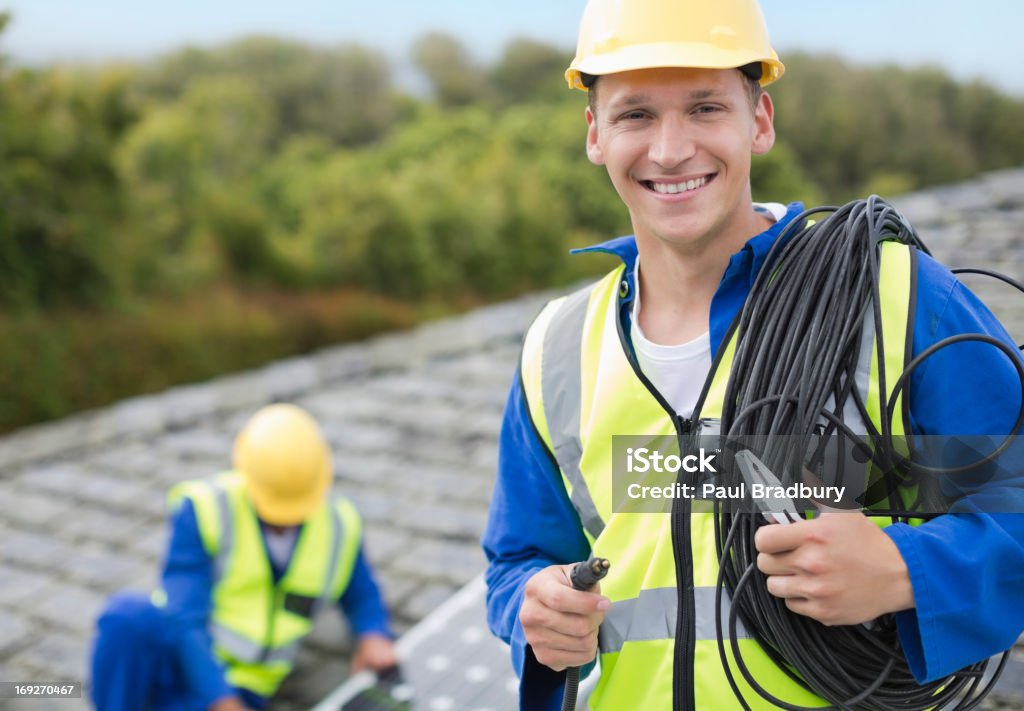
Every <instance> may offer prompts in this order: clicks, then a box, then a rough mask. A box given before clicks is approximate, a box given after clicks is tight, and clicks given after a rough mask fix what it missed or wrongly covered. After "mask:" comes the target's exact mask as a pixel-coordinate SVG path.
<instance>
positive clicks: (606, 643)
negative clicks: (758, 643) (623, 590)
mask: <svg viewBox="0 0 1024 711" xmlns="http://www.w3.org/2000/svg"><path fill="white" fill-rule="evenodd" d="M722 595H723V597H724V598H725V599H724V600H723V601H722V636H723V638H725V639H729V597H728V594H727V593H726V592H725V591H724V590H723V591H722ZM693 598H694V610H695V615H696V618H695V628H696V639H718V633H717V632H716V630H715V588H714V587H698V588H694V590H693ZM677 601H678V592H677V591H676V589H675V588H654V589H652V590H641V591H640V595H639V596H638V597H634V598H630V599H629V600H619V601H617V602H615V603H614V604H613V605H612V609H611V610H609V611H608V614H607V615H605V618H604V622H602V623H601V629H600V630H599V632H598V647H599V648H600V650H601V653H602V654H609V653H612V652H618V651H621V650H622V645H624V644H625V643H626V642H643V641H649V640H655V639H675V636H676V613H677ZM736 637H737V638H738V639H744V638H749V637H750V634H749V633H748V632H747V630H746V628H745V627H744V626H743V621H742V620H740V619H738V618H737V620H736Z"/></svg>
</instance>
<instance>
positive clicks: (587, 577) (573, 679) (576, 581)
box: [562, 556, 611, 711]
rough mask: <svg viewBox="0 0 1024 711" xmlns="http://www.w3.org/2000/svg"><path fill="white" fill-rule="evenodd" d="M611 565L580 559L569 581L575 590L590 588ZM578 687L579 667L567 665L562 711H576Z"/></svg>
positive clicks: (601, 561) (604, 574)
mask: <svg viewBox="0 0 1024 711" xmlns="http://www.w3.org/2000/svg"><path fill="white" fill-rule="evenodd" d="M610 567H611V565H610V564H609V562H608V559H607V558H595V557H593V556H591V557H590V558H589V559H588V560H581V561H580V562H579V563H576V565H574V566H573V567H572V570H571V571H570V573H569V582H570V583H572V586H573V588H574V589H576V590H590V589H592V588H593V587H594V586H595V585H596V584H597V583H598V581H600V580H601V579H602V578H604V576H606V575H608V569H609V568H610ZM579 688H580V668H579V667H569V668H568V669H566V670H565V690H564V691H563V692H562V711H576V696H577V694H578V693H579Z"/></svg>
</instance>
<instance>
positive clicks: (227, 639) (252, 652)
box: [210, 622, 301, 664]
mask: <svg viewBox="0 0 1024 711" xmlns="http://www.w3.org/2000/svg"><path fill="white" fill-rule="evenodd" d="M210 626H211V634H212V636H213V641H214V643H216V645H217V647H218V648H219V649H220V651H221V652H223V653H225V654H227V655H228V656H229V657H231V658H232V659H235V660H237V661H239V662H246V663H248V664H257V663H258V664H270V663H276V662H288V663H289V664H291V663H293V662H294V661H295V657H296V655H297V654H298V653H299V645H300V643H301V640H295V641H294V642H290V643H288V644H286V645H285V646H283V647H281V648H280V649H271V650H267V653H266V656H263V652H264V649H263V647H261V646H260V645H258V644H256V643H254V642H251V641H249V640H248V639H246V638H245V637H243V636H242V635H240V634H238V633H237V632H235V631H234V630H232V629H230V628H228V627H224V626H223V625H219V624H217V623H216V622H214V623H212V624H211V625H210Z"/></svg>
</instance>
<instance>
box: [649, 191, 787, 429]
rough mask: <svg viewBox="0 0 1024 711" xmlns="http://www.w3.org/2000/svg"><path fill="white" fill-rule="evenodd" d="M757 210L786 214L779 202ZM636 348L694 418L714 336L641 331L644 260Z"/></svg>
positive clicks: (659, 386)
mask: <svg viewBox="0 0 1024 711" xmlns="http://www.w3.org/2000/svg"><path fill="white" fill-rule="evenodd" d="M754 210H755V211H756V212H759V213H761V214H764V215H766V216H767V217H769V218H771V219H772V220H774V221H775V222H778V221H779V220H780V219H782V217H783V216H784V215H785V214H786V206H785V205H780V204H779V203H774V202H769V203H754ZM633 270H634V271H633V283H634V285H635V286H634V294H635V296H634V297H633V317H632V318H633V328H632V339H633V349H634V350H635V351H636V359H637V363H638V364H639V365H640V371H641V372H642V373H643V374H644V375H645V376H647V379H648V380H650V381H651V384H652V385H653V386H654V387H655V389H656V390H657V391H658V392H659V393H661V395H662V397H664V398H665V400H666V401H667V402H668V404H669V405H671V406H672V409H673V410H675V411H676V414H678V415H679V416H680V417H687V418H688V417H691V416H692V415H693V408H694V407H696V405H697V398H699V397H700V391H701V390H702V389H703V388H704V381H705V380H707V377H708V373H710V372H711V336H710V334H709V333H708V332H707V331H705V332H704V334H703V335H700V336H697V338H695V339H693V340H692V341H690V342H688V343H677V344H661V343H654V342H653V341H650V340H648V338H647V336H645V335H644V332H643V329H642V328H640V319H639V315H640V257H637V259H636V265H635V266H634V267H633Z"/></svg>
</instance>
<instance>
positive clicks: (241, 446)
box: [92, 404, 396, 711]
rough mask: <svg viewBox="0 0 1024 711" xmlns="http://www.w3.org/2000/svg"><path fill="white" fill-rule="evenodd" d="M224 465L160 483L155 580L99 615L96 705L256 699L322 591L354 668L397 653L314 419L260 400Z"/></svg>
mask: <svg viewBox="0 0 1024 711" xmlns="http://www.w3.org/2000/svg"><path fill="white" fill-rule="evenodd" d="M234 467H235V469H234V470H233V471H230V472H226V473H224V474H220V475H218V476H216V477H214V478H212V479H207V480H199V481H188V482H184V483H182V484H179V485H177V486H175V487H174V488H173V489H172V490H171V494H170V502H171V507H172V511H173V514H172V520H171V528H172V530H171V540H170V546H169V549H168V552H167V559H166V561H165V564H164V570H163V581H162V582H163V589H162V590H161V591H158V592H157V593H156V594H154V595H153V596H152V600H151V599H150V598H149V597H144V596H141V595H139V594H137V593H134V594H133V593H118V594H116V595H114V596H113V597H112V598H111V599H110V601H109V602H108V604H107V607H106V609H105V610H104V611H103V613H102V614H101V615H100V618H99V621H98V623H97V624H98V628H99V629H98V636H97V639H96V642H95V646H94V649H93V658H92V687H93V688H92V697H93V701H94V703H95V704H96V707H97V708H98V709H100V710H101V711H120V710H122V709H125V710H127V709H132V710H134V711H137V710H138V709H146V708H148V709H177V710H182V711H186V710H187V711H192V710H195V711H200V710H205V709H216V710H217V711H230V710H236V711H237V710H238V709H246V708H263V707H264V706H266V704H267V700H268V699H269V698H270V697H271V696H273V695H274V693H275V692H276V691H277V689H278V687H279V686H280V684H281V682H282V681H284V679H285V677H286V676H288V674H289V672H291V670H292V668H293V666H294V663H295V658H296V656H297V653H298V648H299V645H300V643H301V641H302V639H303V638H304V637H305V636H306V635H307V634H308V633H309V632H310V630H311V629H312V627H313V617H314V616H315V614H316V613H317V612H319V611H320V610H321V609H322V608H323V607H325V606H326V605H328V604H330V603H333V602H335V601H337V602H338V603H340V605H341V608H342V610H343V611H344V612H345V615H346V616H347V617H348V620H349V622H350V623H351V625H352V627H353V629H354V632H355V634H356V636H357V637H358V643H357V647H356V650H355V655H354V657H353V661H352V669H353V671H354V672H355V671H360V670H363V669H371V670H375V671H376V670H381V669H385V668H387V667H390V666H393V665H394V664H395V663H396V658H395V651H394V645H393V642H392V637H391V631H390V628H389V622H388V614H387V610H386V608H385V606H384V601H383V599H382V597H381V593H380V589H379V588H378V587H377V584H376V582H375V581H374V578H373V575H372V573H371V570H370V567H369V564H368V562H367V560H366V556H365V555H364V553H363V550H362V546H361V523H360V519H359V515H358V514H357V513H356V510H355V508H354V507H353V506H352V504H351V503H350V502H348V501H347V500H345V499H342V498H333V497H331V496H330V495H329V490H330V484H331V480H332V464H331V452H330V449H329V447H328V445H327V443H326V441H325V440H324V437H323V435H322V433H321V431H320V428H319V427H318V426H317V423H316V422H315V421H314V420H313V418H312V417H310V415H309V414H307V413H306V412H305V411H304V410H302V409H300V408H298V407H296V406H294V405H285V404H277V405H270V406H268V407H265V408H263V409H261V410H260V411H259V412H257V413H256V414H255V415H254V416H253V417H252V419H250V420H249V422H248V423H247V424H246V425H245V427H244V428H243V429H242V431H241V433H240V434H239V435H238V437H237V439H236V440H235V445H234Z"/></svg>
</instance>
